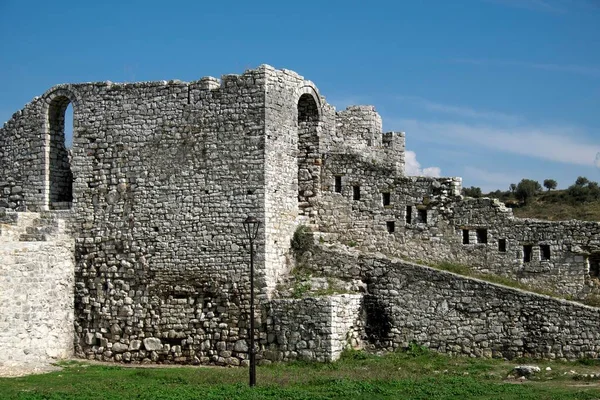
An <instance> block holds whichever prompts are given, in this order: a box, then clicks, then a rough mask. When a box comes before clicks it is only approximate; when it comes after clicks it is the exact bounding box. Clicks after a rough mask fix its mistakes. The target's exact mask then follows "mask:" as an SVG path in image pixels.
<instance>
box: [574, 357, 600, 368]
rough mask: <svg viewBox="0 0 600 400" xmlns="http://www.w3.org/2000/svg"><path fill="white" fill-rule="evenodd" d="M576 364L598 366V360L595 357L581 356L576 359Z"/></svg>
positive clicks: (599, 362) (599, 364)
mask: <svg viewBox="0 0 600 400" xmlns="http://www.w3.org/2000/svg"><path fill="white" fill-rule="evenodd" d="M577 363H578V364H581V365H586V366H588V367H598V366H600V360H599V359H597V358H581V359H579V360H577Z"/></svg>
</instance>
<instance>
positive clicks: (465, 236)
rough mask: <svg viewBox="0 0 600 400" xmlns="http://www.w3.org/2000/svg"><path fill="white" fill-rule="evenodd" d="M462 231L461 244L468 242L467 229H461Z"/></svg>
mask: <svg viewBox="0 0 600 400" xmlns="http://www.w3.org/2000/svg"><path fill="white" fill-rule="evenodd" d="M462 233H463V244H469V230H468V229H463V230H462Z"/></svg>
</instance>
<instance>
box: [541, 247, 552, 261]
mask: <svg viewBox="0 0 600 400" xmlns="http://www.w3.org/2000/svg"><path fill="white" fill-rule="evenodd" d="M540 259H541V260H542V261H548V260H550V245H549V244H541V245H540Z"/></svg>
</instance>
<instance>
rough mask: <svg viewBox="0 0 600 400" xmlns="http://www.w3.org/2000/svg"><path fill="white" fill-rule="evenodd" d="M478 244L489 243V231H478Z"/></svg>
mask: <svg viewBox="0 0 600 400" xmlns="http://www.w3.org/2000/svg"><path fill="white" fill-rule="evenodd" d="M477 243H487V229H483V228H482V229H477Z"/></svg>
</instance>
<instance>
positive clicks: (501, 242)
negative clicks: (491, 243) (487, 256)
mask: <svg viewBox="0 0 600 400" xmlns="http://www.w3.org/2000/svg"><path fill="white" fill-rule="evenodd" d="M498 251H499V252H501V253H506V239H498Z"/></svg>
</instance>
